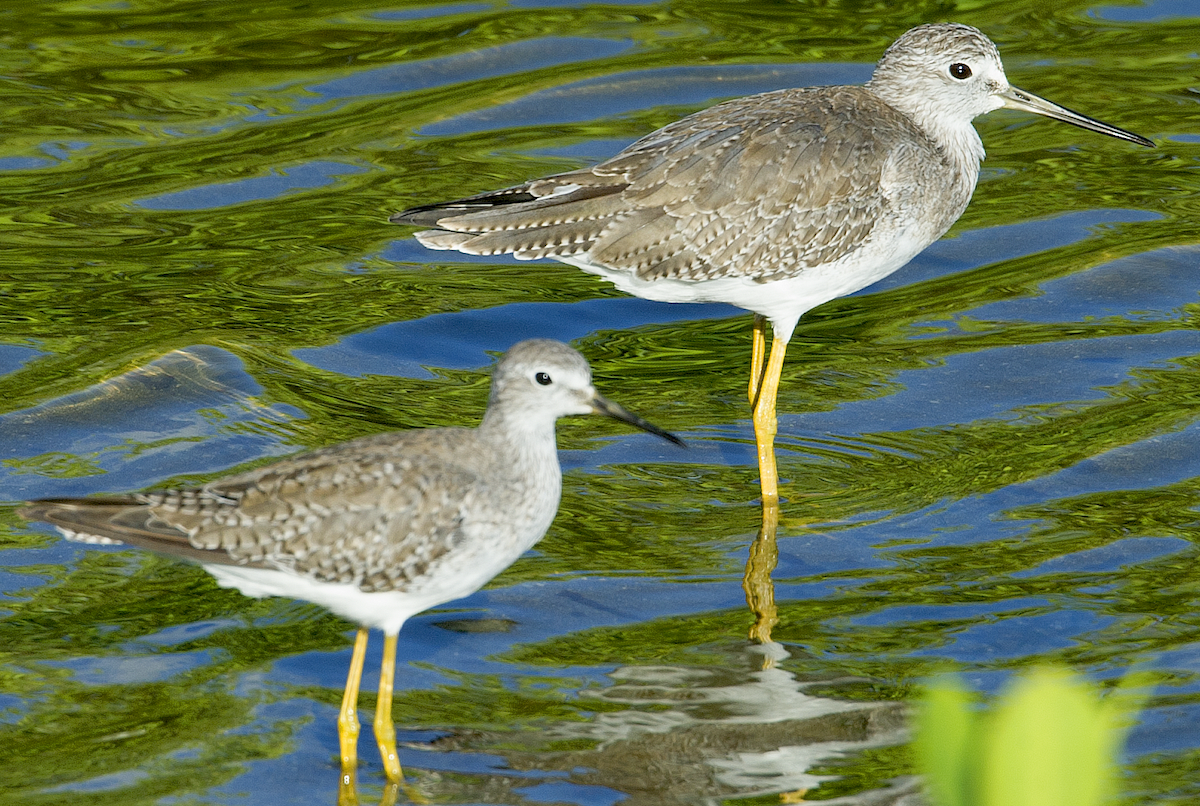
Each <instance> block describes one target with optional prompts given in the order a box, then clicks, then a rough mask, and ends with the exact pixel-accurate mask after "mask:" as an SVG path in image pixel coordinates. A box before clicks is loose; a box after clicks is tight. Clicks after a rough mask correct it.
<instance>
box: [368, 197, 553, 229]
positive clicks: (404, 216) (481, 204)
mask: <svg viewBox="0 0 1200 806" xmlns="http://www.w3.org/2000/svg"><path fill="white" fill-rule="evenodd" d="M532 201H537V196H534V195H533V194H532V193H530V192H528V191H527V190H524V189H522V188H508V189H505V190H496V191H492V192H490V193H481V194H479V195H478V196H468V197H466V198H465V199H456V200H454V201H448V202H438V203H436V204H422V205H419V206H417V207H410V208H408V209H407V210H401V211H400V212H398V213H393V214H392V215H390V216H388V221H389V222H390V223H392V224H406V225H408V226H412V227H436V226H437V225H438V223H437V222H438V221H440V220H441V219H443V218H448V217H449V216H453V215H463V214H465V213H472V212H476V211H479V210H486V209H488V208H491V207H501V206H504V205H508V204H527V203H529V202H532Z"/></svg>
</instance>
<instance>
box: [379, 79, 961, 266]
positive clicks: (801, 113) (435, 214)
mask: <svg viewBox="0 0 1200 806" xmlns="http://www.w3.org/2000/svg"><path fill="white" fill-rule="evenodd" d="M897 129H898V130H901V131H905V130H908V131H911V133H912V135H913V136H912V137H911V138H908V140H906V141H905V143H904V144H903V145H902V147H901V148H899V149H897V148H896V147H895V138H894V134H895V131H896V130H897ZM883 132H887V133H888V135H889V136H891V138H892V139H891V142H890V144H889V145H890V147H885V146H884V144H883V143H882V142H881V139H880V137H881V136H882V134H883ZM914 172H915V175H913V174H914ZM950 173H951V172H950V171H949V169H948V165H947V164H946V162H945V159H944V155H941V154H939V153H937V152H936V150H935V149H933V147H932V146H930V145H928V141H927V138H925V137H924V136H923V135H922V134H921V133H920V132H919V131H918V130H916V128H915V127H914V125H913V124H912V123H911V121H910V120H909V119H908V118H907V117H905V116H903V115H902V114H901V113H899V112H897V111H895V110H894V109H892V108H891V107H889V106H887V105H886V104H884V103H882V102H881V101H879V100H878V99H877V98H875V97H874V96H872V95H871V94H870V93H868V92H866V91H865V90H863V89H862V88H860V87H827V88H813V89H794V90H782V91H779V92H771V93H764V94H761V95H754V96H749V97H746V98H739V99H737V100H733V101H728V102H726V103H723V104H718V105H716V106H714V107H711V108H709V109H707V110H704V111H702V112H698V113H696V114H694V115H690V116H688V117H686V118H684V119H682V120H680V121H678V122H676V123H674V124H671V125H669V126H666V127H664V128H663V129H660V130H659V131H657V132H655V133H653V134H651V135H649V136H648V137H646V138H643V139H642V140H640V141H638V142H637V143H634V144H633V145H631V146H630V147H629V148H628V149H626V150H625V151H623V152H621V153H620V154H618V155H616V156H615V157H613V158H612V159H610V160H607V161H606V162H603V163H601V164H599V165H597V166H595V167H593V168H589V169H584V170H579V171H572V172H570V173H565V174H560V175H558V176H552V177H548V178H545V179H539V180H535V181H533V182H529V183H527V184H525V185H521V186H518V187H513V188H508V189H505V190H501V191H496V192H494V193H485V194H481V195H479V196H473V197H470V198H467V199H462V200H459V201H456V202H448V203H445V204H435V205H428V206H425V207H417V208H413V209H412V210H407V211H405V212H403V213H398V214H397V215H395V216H393V217H392V220H393V221H395V222H397V223H404V224H414V225H417V226H433V227H437V228H438V229H437V230H432V231H427V232H422V233H418V234H417V237H418V239H420V240H421V241H422V242H423V243H425V244H426V245H427V246H431V247H433V248H442V249H457V250H460V251H463V252H468V253H471V254H481V255H488V254H500V253H508V252H511V253H514V254H515V255H516V256H517V257H519V258H541V257H570V258H574V259H576V260H580V261H583V262H586V263H589V264H592V265H595V266H603V267H606V268H609V269H613V270H617V271H622V272H628V273H630V274H635V275H636V276H638V277H639V278H642V279H645V280H655V279H664V278H671V279H681V280H707V279H712V278H714V277H722V276H743V277H751V278H754V279H756V280H762V281H766V280H775V279H780V278H783V277H790V276H795V275H797V274H799V273H801V272H803V271H804V270H805V269H806V268H808V267H810V266H815V265H822V264H829V263H832V262H834V261H837V260H839V259H842V258H845V257H847V256H849V255H852V254H853V253H854V252H855V250H857V249H859V248H861V247H862V246H863V245H864V244H865V243H866V242H867V241H868V239H869V238H870V236H871V233H872V229H873V228H874V227H875V226H877V225H878V224H879V222H880V221H886V220H887V219H888V216H889V215H890V213H889V209H890V208H891V207H892V206H893V205H894V204H895V203H896V201H897V200H896V199H895V197H894V193H895V188H896V187H897V182H896V180H897V179H898V178H900V175H901V174H905V175H904V176H903V180H904V182H905V183H909V185H910V187H911V188H912V189H913V191H915V192H916V193H918V194H919V193H920V192H921V190H922V188H923V187H927V188H929V189H930V190H931V191H933V192H940V191H941V190H942V186H943V185H944V184H945V183H946V182H947V181H949V180H948V176H949V175H950ZM950 220H953V219H950Z"/></svg>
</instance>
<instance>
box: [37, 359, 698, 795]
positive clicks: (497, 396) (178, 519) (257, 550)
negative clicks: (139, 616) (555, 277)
mask: <svg viewBox="0 0 1200 806" xmlns="http://www.w3.org/2000/svg"><path fill="white" fill-rule="evenodd" d="M588 413H595V414H604V415H607V416H609V417H614V418H616V419H619V420H623V421H625V422H627V423H630V424H632V425H635V426H637V427H638V428H641V429H643V430H645V431H649V432H650V433H653V434H657V435H658V436H661V437H663V438H665V439H668V440H670V441H672V442H675V443H677V444H682V443H681V442H680V441H679V439H678V438H676V437H675V436H673V435H671V434H669V433H667V432H666V431H663V430H661V429H659V428H657V427H656V426H654V425H652V424H650V423H648V422H646V421H645V420H643V419H641V418H640V417H637V416H636V415H634V414H631V413H630V412H628V411H626V410H625V409H623V408H621V407H620V406H618V405H616V404H615V403H612V402H611V401H609V400H607V399H605V398H603V397H601V396H600V395H599V394H597V393H596V390H595V389H594V388H593V386H592V379H591V369H590V367H589V366H588V363H587V361H586V359H584V357H583V356H582V355H580V354H579V353H578V352H576V351H575V350H573V349H571V348H570V347H568V346H567V345H565V344H562V343H560V342H555V341H547V340H533V341H525V342H521V343H520V344H517V345H516V346H515V347H513V348H512V349H511V350H509V351H508V352H507V353H506V354H505V355H504V357H503V358H501V359H500V362H499V363H498V364H497V366H496V370H495V373H494V375H493V378H492V388H491V396H490V398H489V401H488V407H487V412H486V413H485V414H484V417H483V422H482V423H481V424H480V425H479V427H478V428H474V429H468V428H429V429H420V430H413V431H400V432H393V433H388V434H379V435H376V436H371V437H365V438H363V439H356V440H353V441H350V442H345V443H342V444H339V445H334V446H332V447H329V448H324V449H321V450H317V451H313V452H311V453H305V454H301V455H299V456H295V457H292V458H290V459H284V460H283V461H280V462H276V463H274V464H270V465H266V466H265V467H260V468H257V469H254V470H251V471H248V472H246V473H241V474H238V475H235V476H230V477H228V478H225V479H222V480H220V481H215V482H212V483H210V484H207V485H205V486H203V487H201V488H199V489H196V490H167V491H162V492H151V493H136V494H133V495H128V496H119V497H104V498H82V499H72V498H63V499H47V500H43V501H35V502H32V503H31V504H29V505H28V506H26V507H25V508H24V509H22V510H21V514H22V515H24V516H25V517H26V518H29V519H30V520H44V521H47V522H49V523H52V524H54V525H55V526H56V527H58V529H59V530H60V531H61V532H63V534H65V535H67V536H68V537H71V538H74V539H77V540H84V541H88V542H99V543H116V542H119V543H127V544H130V545H134V546H139V547H141V548H147V549H153V550H155V551H161V552H164V553H166V554H172V555H175V556H178V557H184V558H187V559H190V560H195V561H197V562H199V563H201V564H202V565H203V566H204V568H205V570H207V571H208V572H209V573H211V574H212V575H213V576H215V577H216V578H217V582H218V583H219V584H220V585H222V586H224V587H231V588H237V589H238V590H240V591H241V592H242V593H244V594H246V595H247V596H254V597H262V596H288V597H292V598H296V599H304V600H306V601H310V602H315V603H317V604H320V605H323V606H325V607H327V608H329V609H330V610H332V611H333V612H334V613H336V614H338V615H339V616H342V617H343V618H346V619H349V620H350V621H353V622H356V623H357V624H359V625H361V627H360V629H359V631H358V636H357V639H356V641H355V644H354V654H353V656H352V659H351V662H350V675H349V678H348V680H347V682H346V691H345V695H344V697H343V701H342V708H341V713H340V715H339V717H338V727H339V738H340V741H341V755H342V774H343V779H342V780H343V793H345V792H346V788H347V787H348V788H349V792H351V793H352V792H353V781H354V769H355V766H356V757H357V749H356V745H357V739H358V733H359V726H358V716H357V706H356V703H357V697H358V688H359V682H360V678H361V676H362V667H363V659H364V657H365V654H366V649H367V630H368V628H370V627H377V628H379V629H381V630H383V632H384V636H385V638H384V653H383V668H382V671H381V673H380V683H379V700H378V707H377V709H376V713H375V738H376V740H377V741H378V743H379V748H380V752H381V754H382V757H383V762H384V768H385V772H386V774H387V777H388V779H389V780H390V781H392V782H399V781H401V780H402V772H401V769H400V762H399V759H398V757H397V755H396V735H395V729H394V727H393V724H392V715H391V711H392V686H393V676H394V672H395V662H396V636H397V634H398V633H399V631H400V627H401V625H403V624H404V622H405V620H406V619H408V618H409V617H410V616H412V615H414V614H415V613H418V612H420V611H422V610H425V609H427V608H430V607H433V606H434V605H438V604H441V603H442V602H447V601H450V600H451V599H457V598H460V597H462V596H466V595H467V594H469V593H472V592H473V591H475V590H478V589H479V588H480V587H481V586H482V585H483V584H484V583H486V582H487V581H488V580H490V579H491V578H492V577H494V576H495V575H496V574H498V573H499V572H500V571H502V570H503V569H504V568H506V567H508V565H510V564H511V563H512V562H513V561H514V560H516V559H517V557H519V556H520V555H521V554H522V553H524V552H525V551H526V550H527V549H528V548H529V547H530V546H532V545H533V544H534V543H536V542H537V541H538V540H540V539H541V537H542V535H544V534H545V533H546V530H547V529H548V528H549V526H550V522H551V521H552V520H553V519H554V515H555V512H556V511H557V509H558V501H559V496H560V494H561V490H562V472H561V470H560V468H559V464H558V455H557V452H556V448H555V439H554V423H555V420H557V419H558V418H559V417H562V416H565V415H568V414H588Z"/></svg>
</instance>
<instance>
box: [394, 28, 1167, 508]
mask: <svg viewBox="0 0 1200 806" xmlns="http://www.w3.org/2000/svg"><path fill="white" fill-rule="evenodd" d="M1001 107H1006V108H1009V109H1018V110H1022V111H1026V112H1033V113H1036V114H1039V115H1045V116H1047V117H1051V118H1055V119H1057V120H1062V121H1065V122H1067V123H1072V124H1074V125H1077V126H1082V127H1084V128H1086V129H1091V130H1092V131H1096V132H1100V133H1101V134H1107V135H1110V136H1113V137H1119V138H1122V139H1125V140H1130V141H1132V142H1135V143H1140V144H1142V145H1147V146H1149V145H1152V143H1151V142H1150V141H1149V140H1146V139H1145V138H1143V137H1140V136H1139V135H1136V134H1132V133H1130V132H1127V131H1124V130H1122V129H1118V128H1116V127H1114V126H1110V125H1108V124H1106V123H1101V122H1099V121H1096V120H1093V119H1091V118H1088V117H1084V116H1083V115H1080V114H1078V113H1076V112H1072V111H1070V110H1068V109H1064V108H1063V107H1061V106H1057V105H1056V104H1053V103H1051V102H1049V101H1046V100H1044V99H1042V98H1039V97H1037V96H1035V95H1032V94H1030V93H1028V92H1025V91H1023V90H1019V89H1017V88H1015V87H1013V86H1011V85H1010V84H1009V83H1008V79H1007V78H1006V77H1005V74H1004V66H1003V65H1002V64H1001V62H1000V54H999V52H998V51H997V49H996V46H995V45H994V44H993V43H992V42H991V40H989V39H988V38H987V37H986V36H984V35H983V34H982V33H980V32H979V31H977V30H975V29H974V28H970V27H968V26H965V25H954V24H943V25H922V26H920V27H917V28H914V29H912V30H911V31H909V32H908V33H906V34H904V35H903V36H901V37H900V38H899V39H897V40H896V42H895V43H893V44H892V46H891V47H889V48H888V49H887V51H886V52H885V53H884V54H883V58H881V59H880V60H879V63H878V64H877V65H876V67H875V72H874V75H872V77H871V80H870V81H868V82H867V84H866V85H865V86H861V87H859V86H840V87H814V88H807V89H788V90H780V91H777V92H767V93H763V94H760V95H752V96H749V97H746V98H738V99H735V100H732V101H726V102H725V103H721V104H717V105H716V106H713V107H711V108H709V109H706V110H704V111H701V112H697V113H696V114H693V115H689V116H688V117H686V118H683V119H682V120H679V121H676V122H675V123H672V124H670V125H668V126H665V127H664V128H662V129H659V130H658V131H656V132H653V133H652V134H649V135H647V136H646V137H643V138H642V139H641V140H638V141H637V142H636V143H634V144H633V145H631V146H629V147H628V148H626V149H625V150H624V151H622V152H620V153H619V154H617V155H616V156H614V157H612V158H611V159H608V160H606V161H604V162H602V163H600V164H599V165H596V166H594V167H591V168H584V169H581V170H578V171H571V172H568V173H564V174H559V175H557V176H550V177H546V178H543V179H536V180H534V181H531V182H527V183H525V184H523V185H518V186H516V187H510V188H506V189H504V190H498V191H494V192H490V193H482V194H480V195H477V196H470V197H468V198H465V199H459V200H457V201H451V202H444V203H438V204H429V205H424V206H420V207H414V208H412V209H409V210H405V211H403V212H401V213H397V214H396V215H393V216H392V218H391V220H392V221H394V222H396V223H400V224H411V225H414V226H419V227H428V228H429V229H427V230H425V231H423V232H418V233H417V235H416V237H417V240H419V241H420V242H421V243H422V244H424V245H425V246H427V247H429V248H432V249H453V250H458V251H460V252H466V253H469V254H473V255H498V254H513V255H515V256H516V257H517V258H519V259H522V260H531V259H535V258H554V259H556V260H561V261H563V262H565V263H570V264H572V265H575V266H578V267H580V268H582V269H584V270H585V271H589V272H592V273H594V274H598V275H600V276H602V277H604V278H605V279H607V280H609V281H611V282H613V283H614V284H615V285H616V286H617V287H618V288H620V289H621V290H622V291H626V292H628V293H630V294H635V295H637V296H640V297H645V298H647V299H653V300H662V301H667V302H702V301H711V302H728V303H732V304H734V305H737V306H739V307H742V308H745V309H747V310H751V311H754V312H755V314H757V315H756V317H755V324H754V344H753V358H752V365H751V378H750V401H751V405H752V406H753V407H754V430H755V437H756V441H757V443H758V462H759V472H760V483H761V487H762V494H763V501H764V503H766V502H770V501H776V500H778V483H777V472H776V466H775V454H774V447H773V446H774V438H775V431H776V418H775V401H776V397H777V393H778V386H779V376H780V372H781V371H782V369H783V358H784V351H785V350H786V348H787V343H788V340H789V339H790V338H791V336H792V331H793V329H794V328H795V326H796V323H797V321H798V320H799V318H800V317H801V316H802V315H803V314H804V313H805V312H806V311H808V310H809V309H811V308H813V307H815V306H817V305H820V304H822V303H824V302H826V301H828V300H831V299H833V298H834V297H838V296H842V295H844V294H849V293H851V292H853V291H857V290H858V289H860V288H863V287H865V286H867V285H870V284H871V283H874V282H875V281H877V280H879V279H881V278H883V277H885V276H887V275H888V274H891V273H892V272H893V271H895V270H896V269H898V268H900V267H901V266H903V265H904V264H905V263H907V262H908V261H909V260H910V259H912V258H913V257H914V256H915V255H916V254H917V253H918V252H920V251H921V250H922V249H924V248H925V247H926V246H928V245H929V244H931V243H933V242H934V241H935V240H937V239H938V238H939V237H941V236H942V234H943V233H945V232H946V230H947V229H949V228H950V225H951V224H953V223H954V221H955V220H956V219H957V218H958V217H959V215H961V214H962V212H963V210H964V209H965V208H966V206H967V202H968V201H969V200H970V198H971V194H972V192H973V191H974V189H975V182H976V179H977V177H978V173H979V162H980V160H981V159H982V158H983V144H982V143H981V142H980V139H979V135H978V134H977V133H976V131H975V129H974V127H973V126H972V125H971V121H972V119H974V118H975V117H977V116H979V115H982V114H985V113H987V112H990V111H992V110H995V109H1000V108H1001ZM764 318H765V319H770V320H771V325H772V329H773V331H774V342H773V343H772V345H771V352H770V357H769V358H768V357H767V355H766V341H765V336H764V332H763V330H764Z"/></svg>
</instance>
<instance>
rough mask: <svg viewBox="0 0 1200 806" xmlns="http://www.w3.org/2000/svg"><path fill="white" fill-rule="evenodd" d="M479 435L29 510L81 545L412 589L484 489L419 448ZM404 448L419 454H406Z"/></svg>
mask: <svg viewBox="0 0 1200 806" xmlns="http://www.w3.org/2000/svg"><path fill="white" fill-rule="evenodd" d="M470 433H471V432H470V431H468V430H465V429H429V430H425V431H411V432H400V433H393V434H382V435H379V436H376V437H368V438H366V439H362V440H355V441H353V442H348V443H343V444H341V445H337V446H334V447H333V448H329V449H326V450H323V451H316V452H313V453H309V454H303V455H301V456H298V457H295V458H293V459H285V460H283V461H282V462H277V463H275V464H273V465H270V466H269V467H267V468H262V469H259V470H252V471H249V472H247V473H243V474H240V475H237V476H232V477H230V478H228V479H224V480H222V481H219V482H215V483H213V484H210V485H208V486H205V487H202V488H199V489H196V490H169V491H162V492H154V493H142V494H137V495H132V496H128V497H120V498H98V499H62V500H53V499H50V500H46V501H37V502H33V503H32V504H31V505H29V506H28V507H26V508H25V509H23V510H22V514H23V515H24V516H25V517H26V518H29V519H31V520H44V521H47V522H49V523H52V524H54V525H55V526H58V527H60V528H61V529H63V530H66V531H68V532H71V533H74V535H75V536H76V537H77V539H88V538H89V537H93V538H95V537H98V538H104V539H107V540H115V541H118V542H121V543H128V544H130V545H135V546H139V547H141V548H147V549H152V550H155V551H160V552H163V553H166V554H172V555H176V556H180V557H186V558H188V559H191V560H196V561H199V562H202V563H214V564H224V565H245V566H251V567H262V568H287V569H291V570H293V571H295V572H296V573H298V574H307V575H310V576H312V577H314V578H315V579H318V580H321V581H324V582H350V583H355V584H357V585H358V586H359V587H360V588H361V589H363V590H364V591H376V590H403V589H404V588H405V586H406V585H407V584H408V583H410V582H412V581H413V580H416V579H419V578H420V577H422V576H424V575H425V574H426V573H427V572H428V571H429V569H430V566H431V565H432V564H433V563H436V562H437V560H438V558H440V557H442V556H444V555H445V554H446V553H447V552H449V551H450V550H451V549H453V548H454V547H455V546H456V545H457V544H458V542H459V541H460V540H461V539H462V537H463V523H464V515H465V513H467V512H470V511H471V507H472V503H473V498H472V497H471V496H472V495H478V493H479V492H480V491H483V490H486V485H485V483H484V482H483V481H482V479H481V478H480V476H479V474H478V473H476V472H475V471H474V470H472V469H471V468H470V467H466V466H463V465H462V464H459V463H455V464H450V463H448V462H447V461H445V460H444V459H443V458H441V457H446V456H450V457H459V456H463V455H464V453H463V452H460V451H457V450H455V449H454V448H453V447H451V446H443V447H441V448H440V449H438V450H429V446H428V445H420V444H417V443H422V442H426V443H427V442H430V441H442V442H445V441H454V440H456V439H462V438H464V436H466V437H468V438H469V434H470ZM397 442H404V443H408V445H406V447H408V448H410V449H409V450H403V449H400V450H398V449H397V447H396V446H397ZM464 491H467V492H466V493H464ZM475 516H476V518H475V519H476V520H481V519H486V518H487V517H488V510H487V508H486V507H476V508H475ZM484 526H485V527H486V523H485V524H484Z"/></svg>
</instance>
